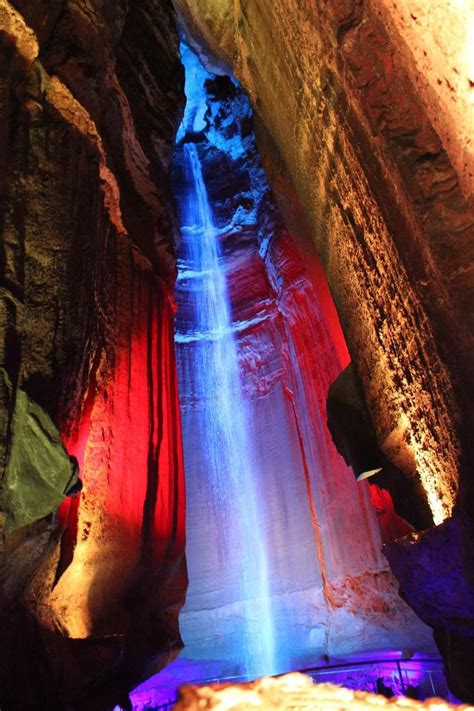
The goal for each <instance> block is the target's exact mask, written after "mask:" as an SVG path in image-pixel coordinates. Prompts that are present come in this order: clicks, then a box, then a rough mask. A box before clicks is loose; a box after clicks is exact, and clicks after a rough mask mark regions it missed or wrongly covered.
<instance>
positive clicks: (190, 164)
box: [177, 143, 279, 677]
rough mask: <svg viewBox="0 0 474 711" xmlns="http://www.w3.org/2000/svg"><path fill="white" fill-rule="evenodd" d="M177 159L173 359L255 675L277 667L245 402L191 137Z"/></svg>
mask: <svg viewBox="0 0 474 711" xmlns="http://www.w3.org/2000/svg"><path fill="white" fill-rule="evenodd" d="M184 162H185V166H184V168H185V174H186V190H185V194H184V195H183V196H182V199H181V204H180V216H181V225H182V237H183V243H182V246H181V252H182V255H183V257H182V262H183V263H182V265H181V266H182V270H181V275H180V286H179V288H180V289H183V290H185V291H186V299H187V304H188V307H189V309H190V314H191V319H192V322H190V325H189V331H188V332H187V333H185V334H183V333H181V334H179V337H178V339H177V345H178V359H180V358H181V364H180V365H181V368H180V369H181V373H182V377H184V379H185V380H186V381H187V383H191V384H192V388H193V393H192V395H193V399H194V400H195V401H196V403H198V404H199V408H200V414H199V420H200V421H199V429H200V437H201V440H202V442H201V447H202V450H203V452H204V457H203V461H202V464H201V474H202V476H203V477H206V480H207V481H206V485H205V488H206V490H207V491H208V492H210V496H211V497H212V498H213V501H212V502H210V509H211V510H212V517H213V522H214V531H213V535H214V536H215V537H216V538H217V539H218V541H219V545H218V547H219V556H220V560H219V569H218V570H216V571H215V574H216V578H217V579H219V578H220V579H221V580H226V581H227V582H228V584H229V585H230V588H232V590H233V593H232V594H233V596H234V599H233V600H232V602H237V603H238V604H239V608H238V613H236V617H237V618H238V619H237V622H236V632H234V637H235V638H236V646H235V649H234V654H235V662H236V663H237V664H239V668H240V669H241V672H242V673H244V674H246V675H248V676H250V677H256V676H261V675H263V674H274V673H276V672H277V671H279V669H278V666H277V660H276V658H275V657H276V652H275V629H274V627H275V625H274V614H273V610H272V601H271V596H270V586H269V574H268V556H267V550H266V543H265V537H264V535H262V533H261V532H262V531H263V528H264V524H263V520H262V516H263V512H262V511H261V509H260V503H259V499H258V491H257V485H256V481H255V478H254V477H255V472H254V466H253V463H252V454H251V446H250V442H249V418H248V412H247V403H246V401H245V399H244V397H243V395H242V390H241V383H240V378H239V365H238V355H237V349H236V343H235V337H234V335H233V333H232V319H231V314H230V305H229V297H228V293H227V286H226V276H225V270H224V266H223V263H222V258H221V251H220V245H219V238H218V234H217V230H216V227H215V224H214V220H213V215H212V211H211V208H210V205H209V200H208V196H207V191H206V186H205V184H204V180H203V175H202V168H201V163H200V160H199V155H198V151H197V148H196V146H195V145H194V144H193V143H186V144H184ZM185 350H186V353H185V352H184V351H185ZM185 464H186V447H185ZM191 586H192V580H191ZM210 614H212V613H210ZM185 641H186V640H185Z"/></svg>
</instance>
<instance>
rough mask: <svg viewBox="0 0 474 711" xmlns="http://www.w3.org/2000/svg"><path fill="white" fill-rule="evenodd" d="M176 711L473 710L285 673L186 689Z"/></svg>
mask: <svg viewBox="0 0 474 711" xmlns="http://www.w3.org/2000/svg"><path fill="white" fill-rule="evenodd" d="M174 708H175V711H198V710H200V709H215V710H216V711H224V709H242V710H243V709H252V708H258V709H307V710H308V711H309V709H311V710H314V711H316V710H318V711H346V710H347V711H350V709H371V708H386V709H400V708H403V709H407V710H409V711H415V710H418V709H419V710H420V711H421V709H427V710H429V711H448V710H449V709H462V710H463V711H467V710H468V709H469V710H471V709H473V708H474V707H473V706H453V705H452V704H449V703H447V702H446V701H443V700H442V699H436V698H433V699H427V700H426V701H423V702H422V701H414V700H413V699H409V698H407V697H404V696H402V697H397V698H392V699H386V698H385V697H384V696H379V695H377V694H371V693H369V692H366V691H353V690H352V689H345V688H344V687H342V686H336V685H335V684H313V682H312V679H311V678H310V677H309V676H305V675H304V674H297V673H295V674H285V675H284V676H281V677H279V678H263V679H258V680H257V681H254V682H250V683H248V684H212V685H210V686H201V687H196V686H184V687H182V689H181V691H180V697H179V700H178V703H177V704H176V706H175V707H174Z"/></svg>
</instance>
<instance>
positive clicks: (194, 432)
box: [173, 47, 432, 679]
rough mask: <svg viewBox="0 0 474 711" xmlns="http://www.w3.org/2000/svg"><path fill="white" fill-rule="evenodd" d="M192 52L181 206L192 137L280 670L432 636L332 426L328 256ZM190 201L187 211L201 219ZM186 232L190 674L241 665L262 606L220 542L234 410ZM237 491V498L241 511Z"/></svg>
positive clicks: (182, 304)
mask: <svg viewBox="0 0 474 711" xmlns="http://www.w3.org/2000/svg"><path fill="white" fill-rule="evenodd" d="M182 53H184V54H185V59H184V60H183V61H184V62H185V65H186V72H187V76H188V75H189V77H192V78H189V79H188V80H187V83H186V93H187V98H188V104H187V108H186V112H187V114H188V113H189V116H190V117H191V118H190V120H189V121H186V116H185V121H184V123H185V124H186V125H187V127H188V133H187V134H184V131H183V132H182V131H181V130H180V133H179V134H178V135H179V136H180V142H179V143H178V145H177V148H176V150H175V157H174V161H173V165H174V170H173V174H174V181H173V182H174V189H175V194H176V198H177V202H178V205H180V204H184V205H185V204H186V201H187V193H188V191H189V189H190V188H189V185H188V181H189V175H188V172H187V170H186V167H185V162H184V155H185V154H184V149H183V145H182V142H183V141H192V143H193V144H194V145H195V146H196V149H197V151H198V154H199V158H200V161H201V166H202V171H203V177H204V181H205V184H206V188H207V191H208V196H209V199H210V204H211V206H212V209H213V214H214V219H215V225H216V229H217V231H218V235H219V241H220V248H221V252H222V255H223V257H222V261H223V265H224V269H225V273H226V279H227V287H228V292H229V299H230V304H231V312H232V324H233V325H232V328H233V332H234V335H235V339H236V343H237V351H238V358H239V367H240V377H241V383H242V387H243V392H244V397H245V403H246V408H247V413H248V418H249V422H250V427H249V429H250V437H249V448H250V449H251V452H250V454H248V455H247V456H250V458H251V461H252V464H253V479H254V481H255V486H256V495H257V498H258V501H259V507H260V508H261V510H262V520H263V525H262V526H261V528H259V531H258V533H257V534H256V533H255V532H253V531H248V532H246V535H247V536H248V537H250V539H252V537H253V536H254V535H258V537H259V538H263V540H264V541H265V542H266V550H267V552H268V565H269V573H270V574H269V578H270V595H271V600H272V603H271V604H272V607H273V610H274V611H275V617H276V629H277V632H276V635H275V637H276V645H277V647H278V651H277V660H278V662H280V663H281V664H282V666H281V667H280V668H277V669H275V670H274V671H275V672H281V671H283V669H285V668H286V669H289V668H301V667H304V666H305V665H312V664H315V663H316V662H317V659H318V658H319V659H320V658H321V657H322V655H325V654H329V655H330V656H331V657H333V656H334V657H338V656H339V657H340V656H342V655H346V654H351V653H355V652H359V653H360V652H362V651H368V650H375V649H376V650H379V651H380V650H392V649H401V648H408V647H411V648H417V649H424V650H429V649H431V648H432V642H431V639H430V637H431V636H430V632H429V630H428V629H427V628H426V627H424V626H423V625H422V624H420V622H419V621H418V620H417V619H416V618H415V617H414V615H413V614H412V613H411V612H410V610H409V609H408V607H407V606H406V605H405V604H404V603H403V602H402V601H401V600H400V599H399V598H398V597H397V593H396V581H395V579H394V578H393V576H392V575H391V573H390V571H389V570H388V567H387V563H386V561H385V559H384V557H383V555H382V551H381V548H382V541H381V534H380V530H379V527H378V525H377V514H376V512H375V510H374V508H373V506H372V505H371V500H370V495H369V485H368V484H367V482H356V480H355V476H354V473H353V472H352V470H350V469H349V468H348V466H347V465H346V464H345V463H344V461H343V459H342V457H341V456H340V455H339V454H338V453H337V451H336V449H335V446H334V444H333V442H332V440H331V436H330V434H329V431H328V429H327V426H326V399H327V394H328V390H329V387H330V385H331V384H332V382H333V381H334V380H335V379H336V378H337V376H338V375H339V373H340V372H341V370H342V369H343V368H344V367H345V366H346V365H347V363H348V362H349V354H348V352H347V348H346V346H345V342H344V338H343V336H342V331H341V327H340V324H339V320H338V317H337V314H336V311H335V307H334V304H333V301H332V298H331V295H330V292H329V288H328V285H327V282H326V279H325V276H324V272H323V269H322V267H321V264H320V262H319V260H318V259H317V258H316V257H315V255H314V254H313V255H311V254H309V253H305V254H304V255H303V254H302V253H301V252H300V250H299V248H298V246H297V245H296V243H295V240H294V239H293V238H292V236H291V235H290V234H289V233H288V231H287V229H286V227H285V226H284V223H283V220H282V217H281V215H280V213H279V211H278V209H277V207H276V205H275V202H274V198H273V196H272V193H271V190H270V187H269V185H268V182H267V180H266V176H265V174H264V171H263V168H262V165H261V162H260V158H259V155H258V152H257V150H256V146H255V139H254V134H253V125H252V112H251V109H250V106H249V104H248V101H247V99H246V97H245V96H244V95H243V94H242V91H241V89H240V88H239V87H237V86H236V85H235V83H234V81H233V80H232V79H231V78H229V77H227V76H222V75H215V74H212V73H207V72H206V71H205V70H204V68H203V67H202V65H199V64H198V60H197V58H196V57H195V56H194V55H193V56H192V57H191V58H190V56H189V55H190V54H191V55H192V54H193V53H191V52H190V50H189V49H187V48H186V47H184V48H183V50H182ZM200 92H201V94H200ZM192 117H194V118H192ZM188 210H189V208H188V207H186V210H184V209H183V224H184V225H185V228H184V229H185V230H186V233H188V232H189V233H190V234H191V233H192V230H191V229H190V224H191V223H190V222H189V219H190V217H189V215H188ZM187 239H190V237H188V238H187ZM184 247H185V245H183V248H182V251H179V252H178V258H179V259H178V264H179V265H180V272H179V276H178V281H177V289H176V299H177V305H178V311H177V319H176V329H177V333H176V340H177V344H176V345H177V358H178V372H179V384H180V401H181V411H182V423H183V435H184V437H183V439H184V455H185V464H186V482H187V493H188V503H187V561H188V567H189V578H190V584H189V590H188V594H187V599H186V604H185V606H184V608H183V611H182V613H181V621H182V631H183V638H184V640H185V645H186V646H185V649H184V651H183V653H182V655H181V657H180V660H179V662H178V665H179V666H177V667H175V669H176V672H175V673H176V674H177V673H178V671H179V672H180V673H185V672H184V669H185V665H186V664H188V665H189V668H188V669H187V672H186V673H187V675H188V677H187V678H192V679H196V678H200V677H199V675H201V676H202V678H206V676H207V677H216V676H227V675H233V674H236V673H242V670H239V669H238V667H237V665H236V662H237V661H238V653H239V651H240V645H241V640H240V637H239V635H240V636H241V635H242V632H241V630H242V618H243V617H245V615H249V616H252V614H255V610H254V609H252V601H250V602H249V601H247V600H242V599H241V597H240V596H241V591H240V587H239V584H238V582H239V581H238V580H235V579H234V578H233V577H232V576H233V574H235V566H233V565H232V562H231V561H229V559H228V558H229V553H228V552H227V551H226V549H225V548H224V547H223V543H222V541H223V539H224V538H225V530H222V527H224V528H225V526H226V518H225V515H223V514H222V511H221V508H220V501H221V500H220V498H219V495H216V493H215V491H213V487H214V488H215V486H216V484H215V482H214V479H213V478H212V477H210V476H208V472H207V467H206V462H207V461H208V456H209V453H208V451H207V449H206V447H208V446H210V445H208V442H207V439H206V433H205V431H203V429H204V428H205V427H212V417H214V418H216V419H218V418H219V416H220V413H219V411H215V412H213V410H212V407H213V405H212V402H214V408H216V407H217V403H218V400H217V397H215V398H214V401H212V402H211V404H210V405H209V403H208V400H210V399H211V398H212V391H205V392H203V391H202V385H201V383H200V381H199V380H198V378H199V375H200V374H199V373H196V366H195V361H196V362H198V363H203V362H205V360H204V357H203V356H199V349H200V348H202V347H203V346H202V345H201V344H202V339H203V338H205V337H206V334H205V333H200V332H199V323H200V321H199V319H198V318H197V316H196V314H195V313H194V311H193V309H194V308H195V298H196V297H195V295H194V294H195V291H196V290H197V289H199V285H200V281H201V280H200V279H199V278H198V274H197V273H196V272H195V271H193V266H194V265H193V264H190V263H189V262H188V261H187V260H188V253H189V249H188V250H186V249H185V248H184ZM194 268H195V267H194ZM201 288H204V287H202V286H201ZM207 288H209V287H207ZM209 347H210V346H209ZM217 387H218V385H217ZM209 409H210V412H209ZM228 476H229V477H230V473H229V474H228ZM229 506H230V512H231V513H233V512H234V510H235V511H237V510H238V507H237V506H235V509H234V507H233V505H232V502H230V504H229ZM383 508H384V507H381V509H382V510H383ZM381 513H382V511H380V514H381ZM228 525H230V524H228ZM407 528H408V527H406V528H405V529H404V531H405V530H407ZM237 569H238V568H237ZM247 575H250V573H249V572H247Z"/></svg>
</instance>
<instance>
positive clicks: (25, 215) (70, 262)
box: [0, 0, 186, 709]
mask: <svg viewBox="0 0 474 711" xmlns="http://www.w3.org/2000/svg"><path fill="white" fill-rule="evenodd" d="M0 44H1V54H0V72H1V75H2V83H1V85H0V87H1V93H0V99H1V101H0V127H1V128H0V131H1V135H0V144H1V145H0V161H1V165H0V181H1V185H0V188H1V192H2V204H1V209H2V237H3V261H2V272H3V273H2V276H3V285H2V289H3V293H2V296H3V299H2V312H1V314H2V315H1V319H2V341H1V343H2V367H3V368H4V369H5V373H6V376H5V378H4V379H3V380H2V389H1V397H2V400H1V403H0V404H1V407H0V411H1V417H2V428H1V434H0V451H1V458H2V463H3V464H5V462H6V463H7V464H8V462H10V463H11V461H12V459H11V457H12V450H11V447H12V439H11V438H12V432H13V434H14V429H15V427H16V424H15V422H16V420H15V417H16V414H15V413H17V412H18V408H19V407H20V405H21V403H22V402H23V401H24V400H25V398H28V399H29V400H28V401H29V402H31V403H32V404H31V405H30V406H29V407H30V412H31V413H32V416H34V417H36V421H37V422H42V423H43V432H44V433H45V437H44V438H43V440H41V441H39V440H37V441H36V445H37V446H38V447H39V449H41V447H42V444H41V442H46V439H47V437H46V435H47V433H48V432H49V435H48V436H49V437H53V439H54V437H56V436H57V434H55V430H54V427H56V428H57V429H58V430H59V433H60V434H61V437H62V440H63V443H64V445H65V446H66V447H67V450H68V452H69V454H71V455H74V456H75V457H76V458H77V460H78V462H79V467H80V477H81V479H82V481H83V490H82V492H81V493H80V494H79V495H76V496H75V497H73V498H71V497H70V496H66V494H67V493H68V491H69V489H68V490H66V489H67V487H66V489H65V488H64V487H62V484H61V486H60V485H59V484H60V483H61V482H60V481H58V480H59V479H60V478H61V477H62V479H65V478H67V477H66V476H65V475H66V474H67V471H66V472H65V473H63V474H64V476H63V475H61V477H60V470H59V467H60V466H62V464H61V461H63V460H61V456H60V455H59V454H58V456H57V457H56V459H55V458H54V457H53V455H52V454H51V452H52V451H53V444H51V445H50V452H49V454H48V452H44V451H42V452H36V453H35V466H34V467H33V466H30V468H29V472H30V474H31V475H32V478H33V480H34V478H35V471H38V472H39V470H38V466H39V467H40V469H41V472H40V474H41V477H42V478H43V479H44V483H45V485H46V486H47V485H50V484H51V485H53V484H54V485H55V487H56V488H55V494H54V496H51V497H50V499H49V500H48V501H49V503H48V506H49V510H46V509H48V506H47V507H46V509H44V507H43V508H41V509H39V508H38V510H34V507H33V506H32V505H29V504H28V501H27V500H25V501H23V503H22V505H23V508H24V509H25V507H26V508H27V509H28V510H27V512H26V514H25V516H23V518H22V520H21V523H23V524H25V523H26V522H27V520H28V516H29V520H30V521H32V523H30V524H29V525H28V526H23V527H21V528H19V529H18V530H16V531H15V532H13V533H12V534H11V535H9V536H7V537H6V539H5V541H4V545H3V550H2V568H1V571H0V578H1V586H0V626H1V628H2V643H1V645H0V705H1V706H2V708H5V709H10V708H11V709H13V708H15V709H16V708H21V709H29V708H35V709H36V708H48V709H60V708H64V707H66V706H67V707H68V708H76V707H80V708H100V709H105V708H108V707H109V706H111V705H113V703H114V702H115V701H116V700H117V699H118V698H119V697H120V695H121V694H122V693H126V691H127V690H128V689H129V688H130V686H131V685H132V684H133V683H134V682H136V681H138V680H139V679H140V678H141V677H142V675H143V674H146V673H150V670H151V671H154V670H157V669H158V668H159V667H160V665H162V664H163V663H165V662H166V661H169V660H170V659H171V658H173V656H175V655H176V653H177V651H178V650H179V649H180V648H181V646H182V643H181V640H180V635H179V630H178V622H177V616H178V612H179V608H180V606H181V604H182V601H183V599H184V594H185V588H186V571H185V566H184V560H183V549H184V485H183V471H182V460H181V439H180V424H179V409H178V402H177V387H176V377H175V367H174V351H173V315H174V304H173V296H172V289H173V281H174V275H175V260H174V240H175V237H176V234H177V230H176V220H175V212H174V204H173V200H172V198H171V193H170V191H169V180H168V169H169V163H170V158H171V151H172V145H173V141H174V134H175V131H176V128H177V125H178V121H179V118H180V114H181V111H182V107H183V104H184V96H183V92H182V84H183V72H182V67H181V64H180V62H179V58H178V52H177V48H178V44H177V34H176V30H175V27H174V16H173V12H172V9H171V6H170V4H169V3H168V2H167V1H166V0H163V1H160V2H155V1H152V0H143V1H142V0H140V2H134V3H128V2H125V1H123V2H122V1H120V2H113V3H109V2H107V3H105V4H104V3H98V2H51V3H48V4H47V5H45V4H44V3H40V2H23V1H22V0H17V1H15V2H12V3H10V2H7V1H6V0H2V2H0ZM10 383H11V385H10ZM15 403H16V405H15ZM15 408H16V409H15ZM12 418H13V419H12ZM44 423H50V424H48V425H47V426H46V425H44ZM53 423H54V425H53ZM12 427H13V430H12ZM48 428H49V429H48ZM53 439H52V440H51V442H53ZM38 441H39V444H38ZM14 446H15V447H16V450H15V457H16V458H15V462H17V463H18V461H23V463H22V466H25V464H24V459H25V458H23V460H22V459H21V457H19V456H17V455H18V447H20V449H21V443H19V442H18V441H15V443H14ZM23 446H24V447H25V448H29V441H28V439H24V441H23ZM44 446H46V445H44ZM58 451H59V450H58ZM20 454H21V453H20ZM30 454H31V452H30ZM25 456H26V455H25ZM63 456H65V455H64V453H63ZM66 461H67V458H66ZM35 467H36V469H35ZM48 467H49V468H51V469H52V470H51V471H48ZM10 474H12V472H10ZM2 478H3V473H2ZM8 481H9V479H8V476H7V479H6V485H7V486H8ZM10 481H11V477H10ZM17 483H18V482H16V484H17ZM39 483H41V482H38V484H39ZM62 483H65V482H62ZM16 484H15V486H16ZM28 486H29V487H32V486H33V483H32V479H31V477H30V479H29V483H28ZM61 487H62V488H61ZM20 488H21V487H20ZM17 489H18V487H17ZM76 490H77V489H76ZM65 496H66V498H65ZM61 500H62V501H63V503H62V505H61V508H60V511H59V515H56V508H57V505H58V503H59V502H60V501H61ZM12 506H13V504H12ZM46 514H48V515H46ZM38 519H39V520H38ZM6 523H8V520H7V521H6ZM10 530H11V526H10V528H8V529H7V531H6V532H7V533H9V532H10Z"/></svg>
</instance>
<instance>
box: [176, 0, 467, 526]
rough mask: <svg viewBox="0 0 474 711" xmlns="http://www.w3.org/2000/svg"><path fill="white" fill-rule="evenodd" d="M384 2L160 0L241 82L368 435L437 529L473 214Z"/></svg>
mask: <svg viewBox="0 0 474 711" xmlns="http://www.w3.org/2000/svg"><path fill="white" fill-rule="evenodd" d="M385 4H386V3H385V2H384V0H378V2H375V0H374V2H373V3H370V2H362V1H351V0H340V1H335V2H331V3H323V4H321V3H314V4H311V5H309V4H306V5H304V6H303V5H302V4H301V3H297V2H296V0H291V1H288V0H285V1H284V2H283V0H280V1H277V2H273V3H270V4H269V3H267V2H264V0H255V1H254V2H251V3H241V2H233V3H231V2H220V3H215V4H213V6H212V7H211V8H210V7H209V5H208V3H206V2H204V0H198V1H197V2H193V3H191V2H188V1H187V0H176V2H175V5H176V6H177V8H178V11H179V12H180V13H181V16H182V18H183V21H184V24H185V25H186V27H187V29H188V31H189V32H190V33H191V35H192V36H193V39H194V43H195V45H196V46H197V47H198V48H199V47H201V49H202V48H204V51H207V48H208V47H210V49H211V52H213V53H215V55H217V56H219V57H220V58H221V59H223V60H224V61H225V62H227V63H228V64H229V65H231V66H232V68H233V69H234V71H235V73H236V75H237V76H238V78H239V79H240V80H241V82H242V84H243V86H244V88H245V89H246V90H247V92H248V94H249V96H250V99H251V101H252V104H253V106H254V109H255V112H256V121H257V124H260V126H261V128H260V138H261V140H260V150H261V152H262V155H263V159H264V162H265V164H266V167H267V171H268V173H269V176H270V180H271V182H272V184H273V186H274V187H276V188H277V189H276V192H277V194H278V186H279V185H280V186H281V185H284V184H285V181H286V184H287V185H289V186H294V189H295V190H296V193H297V195H298V197H299V200H300V202H301V205H302V208H303V211H304V214H305V217H306V219H307V221H308V223H309V228H310V230H311V234H312V240H313V244H314V246H315V247H316V250H317V251H318V253H319V255H320V256H321V258H322V261H323V264H324V267H325V270H326V273H327V275H328V279H329V282H330V285H331V290H332V292H333V295H334V298H335V301H336V304H337V307H338V311H339V314H340V317H341V321H342V323H343V327H344V331H345V334H346V337H347V341H348V346H349V350H350V352H351V356H352V358H353V361H354V362H355V365H356V368H357V370H358V373H359V375H360V377H361V380H362V384H363V387H364V391H365V395H366V399H367V404H368V406H369V409H370V411H371V414H372V417H373V420H374V424H375V427H376V431H377V436H378V440H379V444H380V446H381V448H382V449H383V451H384V452H385V453H386V454H387V455H388V457H389V458H390V459H391V460H392V461H393V462H394V463H395V464H396V465H398V466H399V467H400V468H401V469H402V470H404V471H405V472H406V473H407V474H408V475H411V476H416V477H419V479H420V480H421V482H422V484H423V487H424V489H425V491H426V495H427V499H428V502H429V504H430V507H431V509H432V512H433V517H434V520H435V523H440V522H441V521H443V520H444V519H445V518H446V517H447V516H449V515H450V513H451V511H452V507H453V504H454V501H455V499H456V495H457V490H458V476H459V466H460V456H461V447H460V442H459V436H458V427H459V422H460V418H461V412H462V407H463V405H462V395H460V393H459V392H458V391H456V390H455V385H454V382H455V380H456V377H457V376H458V375H459V373H466V372H469V370H470V369H469V363H470V358H471V356H472V353H473V350H474V349H473V339H472V335H471V331H472V328H471V327H472V325H473V324H474V318H473V317H474V314H473V313H472V303H474V294H473V291H474V278H473V270H472V266H471V264H472V263H473V262H472V260H473V257H474V238H473V232H472V224H473V219H472V218H473V216H472V211H471V210H470V209H469V206H468V204H467V202H466V200H465V196H464V195H463V192H462V190H461V187H460V184H459V180H458V175H457V173H456V171H455V170H454V169H453V167H452V164H451V162H450V159H449V157H448V154H447V152H446V151H445V149H444V146H443V145H442V143H441V141H440V138H439V136H438V135H437V133H435V131H434V129H433V126H432V123H431V121H430V118H429V114H428V112H427V111H426V110H425V107H424V105H423V103H422V101H421V99H420V95H421V94H422V92H420V90H419V88H418V87H415V86H414V85H413V83H412V82H411V80H410V76H411V75H410V72H409V71H408V68H409V65H410V61H411V58H410V57H409V56H408V53H407V50H406V46H405V45H404V46H403V47H401V44H400V42H398V40H397V39H396V37H397V36H398V35H397V34H396V32H395V24H393V23H394V20H393V18H392V19H390V14H389V13H388V11H387V14H386V15H385V14H384V16H383V17H382V10H384V8H385ZM384 20H385V22H386V23H388V24H386V25H385V24H384ZM390 23H392V24H393V26H392V25H391V24H390ZM401 31H403V27H398V28H397V32H398V33H399V32H401ZM202 38H204V39H202ZM405 41H406V43H408V45H409V44H410V36H409V35H408V34H406V36H405ZM417 51H418V53H419V51H421V52H422V51H423V50H422V49H421V50H418V49H417ZM410 68H411V65H410ZM423 98H426V93H425V95H423ZM451 118H452V121H454V122H455V118H453V117H451ZM441 121H442V119H441V118H440V122H441ZM439 132H440V134H442V135H445V134H444V133H443V132H442V131H439ZM262 136H263V137H264V139H265V140H262ZM451 154H452V155H454V152H453V151H452V152H451ZM288 189H291V188H288ZM283 192H284V189H283ZM280 203H282V201H280ZM281 207H282V211H283V212H284V213H285V207H284V205H283V204H281ZM471 386H472V383H471V382H468V381H467V380H466V379H464V384H463V388H464V390H465V392H469V389H470V388H471ZM468 399H469V398H468V397H467V398H466V402H468ZM460 402H461V405H460ZM462 414H463V415H465V414H466V413H465V412H462Z"/></svg>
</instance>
